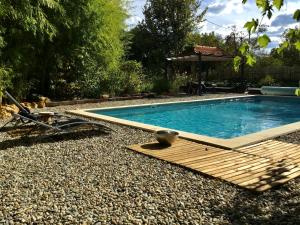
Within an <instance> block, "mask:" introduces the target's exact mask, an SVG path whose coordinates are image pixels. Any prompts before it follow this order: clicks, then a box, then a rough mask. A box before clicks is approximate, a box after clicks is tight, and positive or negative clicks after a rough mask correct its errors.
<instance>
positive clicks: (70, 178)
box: [0, 95, 300, 224]
mask: <svg viewBox="0 0 300 225" xmlns="http://www.w3.org/2000/svg"><path fill="white" fill-rule="evenodd" d="M226 96H227V95H226ZM207 97H220V95H209V96H206V98H207ZM198 98H200V97H192V98H180V99H183V100H188V99H198ZM171 100H178V99H160V100H158V99H152V100H135V101H123V102H106V103H100V104H85V105H75V106H63V107H55V108H49V109H48V110H54V111H57V112H63V111H64V110H67V109H76V108H93V107H105V106H114V105H126V104H140V103H151V102H158V101H159V102H162V101H171ZM2 123H3V121H1V124H2ZM105 124H106V125H108V126H110V127H111V128H113V129H114V130H115V132H112V133H110V134H107V135H105V134H101V133H99V132H96V131H86V132H78V133H75V134H67V135H60V136H52V137H47V138H44V139H41V140H37V139H36V138H34V137H28V138H24V139H23V138H12V137H10V136H9V135H7V134H6V133H4V132H1V133H0V224H14V223H20V224H29V223H36V224H42V223H44V224H50V223H52V224H300V213H299V212H300V182H299V181H300V179H299V178H298V179H294V180H292V181H290V182H288V183H287V184H285V185H283V186H280V187H278V188H274V189H272V190H270V191H267V192H265V193H262V194H256V193H252V192H250V191H247V190H243V189H240V188H238V187H236V186H234V185H231V184H228V183H226V182H223V181H220V180H217V179H213V178H209V177H207V176H203V175H201V174H199V173H194V172H192V171H189V170H186V169H183V168H181V167H178V166H175V165H171V164H169V163H166V162H163V161H160V160H157V159H153V158H149V157H147V156H144V155H140V154H137V153H135V152H132V151H130V150H128V149H126V148H125V147H126V146H128V145H131V144H137V143H145V142H149V141H153V140H154V138H153V135H152V134H150V133H147V132H144V131H141V130H138V129H132V128H129V127H123V126H117V125H112V124H107V123H105ZM299 137H300V133H299V132H298V133H294V134H291V135H287V136H284V137H280V139H282V140H283V139H284V140H286V141H289V142H298V143H299Z"/></svg>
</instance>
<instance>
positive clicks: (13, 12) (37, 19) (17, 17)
mask: <svg viewBox="0 0 300 225" xmlns="http://www.w3.org/2000/svg"><path fill="white" fill-rule="evenodd" d="M49 14H52V15H63V14H64V9H63V8H62V7H61V5H60V4H59V1H58V0H44V1H32V0H26V1H16V0H15V1H8V0H3V1H1V2H0V92H2V91H3V90H4V89H5V88H7V87H8V86H9V85H11V84H12V83H11V81H12V79H13V77H14V78H15V80H21V79H24V76H27V71H28V68H29V66H30V64H31V61H32V60H33V58H35V54H34V52H33V50H34V45H35V44H37V43H40V42H42V41H44V40H50V39H52V38H53V37H54V36H55V35H56V33H57V29H56V27H55V26H54V25H53V24H52V21H51V18H49V17H48V15H49Z"/></svg>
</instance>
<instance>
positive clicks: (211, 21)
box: [127, 0, 300, 49]
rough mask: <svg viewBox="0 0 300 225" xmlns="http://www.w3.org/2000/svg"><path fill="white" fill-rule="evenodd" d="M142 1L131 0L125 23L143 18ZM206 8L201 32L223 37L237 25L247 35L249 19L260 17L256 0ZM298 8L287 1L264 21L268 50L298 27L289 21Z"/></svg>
mask: <svg viewBox="0 0 300 225" xmlns="http://www.w3.org/2000/svg"><path fill="white" fill-rule="evenodd" d="M145 2H146V0H132V4H131V6H130V14H131V17H130V18H129V19H128V21H127V23H128V24H129V25H130V26H131V27H133V26H135V25H136V24H137V23H138V22H139V21H141V20H142V19H143V12H142V11H143V7H144V5H145ZM205 7H208V12H207V14H206V16H205V19H206V21H205V22H203V23H202V24H201V29H200V32H201V33H205V32H212V31H214V32H216V33H218V34H220V35H222V36H226V35H228V34H230V33H231V32H232V26H236V28H237V30H238V31H244V32H245V34H247V33H246V31H245V29H244V28H243V26H244V24H245V23H246V22H247V21H249V20H251V19H252V18H261V16H260V13H259V11H258V9H257V7H256V5H255V0H248V2H247V3H246V4H245V5H244V4H242V0H203V1H202V5H201V8H202V9H204V8H205ZM299 8H300V0H286V1H285V4H284V6H283V7H282V8H281V10H280V11H277V10H274V14H273V17H272V18H271V19H270V20H269V19H267V18H264V19H263V21H262V24H265V25H267V26H268V32H267V34H268V35H269V37H270V39H271V43H270V44H269V46H268V49H271V48H274V47H277V46H278V44H279V43H280V42H281V41H282V38H281V35H282V33H283V31H284V30H285V29H287V28H294V27H295V26H299V25H300V24H299V22H298V23H296V22H295V20H293V19H292V15H293V13H294V11H295V10H296V9H299Z"/></svg>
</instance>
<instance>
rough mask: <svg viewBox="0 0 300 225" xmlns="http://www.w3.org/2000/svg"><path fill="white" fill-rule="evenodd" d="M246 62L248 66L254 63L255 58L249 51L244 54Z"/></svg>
mask: <svg viewBox="0 0 300 225" xmlns="http://www.w3.org/2000/svg"><path fill="white" fill-rule="evenodd" d="M246 63H247V65H249V66H253V65H254V64H255V63H256V58H255V56H254V55H253V54H251V53H249V54H247V55H246Z"/></svg>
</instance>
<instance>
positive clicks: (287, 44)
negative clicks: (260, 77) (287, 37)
mask: <svg viewBox="0 0 300 225" xmlns="http://www.w3.org/2000/svg"><path fill="white" fill-rule="evenodd" d="M289 46H290V43H289V42H288V41H285V42H283V43H282V44H281V45H280V47H279V48H278V49H277V53H278V54H281V53H282V51H283V50H284V49H287V48H288V47H289Z"/></svg>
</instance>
